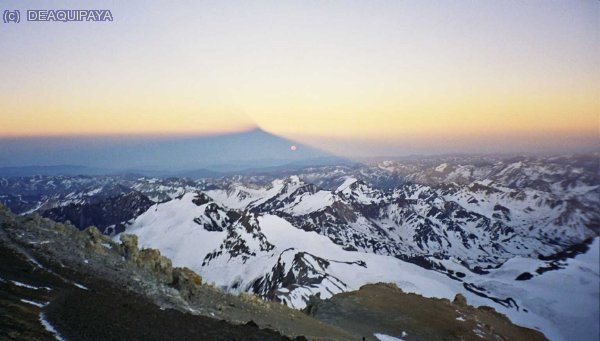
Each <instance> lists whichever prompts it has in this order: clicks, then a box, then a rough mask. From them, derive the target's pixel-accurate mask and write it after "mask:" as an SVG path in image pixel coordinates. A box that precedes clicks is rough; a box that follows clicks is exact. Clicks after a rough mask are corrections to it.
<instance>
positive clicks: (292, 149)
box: [290, 144, 298, 152]
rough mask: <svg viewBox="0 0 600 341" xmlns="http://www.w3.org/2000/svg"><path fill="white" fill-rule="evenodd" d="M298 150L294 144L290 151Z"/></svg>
mask: <svg viewBox="0 0 600 341" xmlns="http://www.w3.org/2000/svg"><path fill="white" fill-rule="evenodd" d="M296 149H298V148H297V147H296V145H294V144H293V145H292V146H291V147H290V150H291V151H293V152H294V151H296Z"/></svg>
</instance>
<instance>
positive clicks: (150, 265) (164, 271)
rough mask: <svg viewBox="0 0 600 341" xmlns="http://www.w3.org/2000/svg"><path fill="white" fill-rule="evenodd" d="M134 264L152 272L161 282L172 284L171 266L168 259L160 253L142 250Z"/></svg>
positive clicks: (154, 250)
mask: <svg viewBox="0 0 600 341" xmlns="http://www.w3.org/2000/svg"><path fill="white" fill-rule="evenodd" d="M136 263H137V264H138V266H140V267H142V268H146V269H148V270H150V271H152V272H154V273H155V274H156V275H158V277H159V278H160V279H162V280H163V281H165V282H167V283H172V282H173V264H172V263H171V260H170V259H169V258H167V257H165V256H162V255H161V254H160V251H158V250H156V249H143V250H141V251H139V255H138V258H137V261H136Z"/></svg>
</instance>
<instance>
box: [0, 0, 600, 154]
mask: <svg viewBox="0 0 600 341" xmlns="http://www.w3.org/2000/svg"><path fill="white" fill-rule="evenodd" d="M189 6H192V7H194V8H188V7H189ZM134 7H135V6H132V5H129V4H126V3H123V4H115V5H114V8H112V12H113V14H114V15H115V21H114V22H113V23H110V24H106V25H104V26H99V25H92V24H87V25H86V24H81V25H77V26H75V25H73V24H66V25H53V24H48V25H34V24H29V25H12V26H11V25H5V26H4V29H3V30H2V32H0V39H1V40H2V42H3V43H4V42H5V43H6V44H5V45H4V46H6V47H7V48H6V49H5V51H3V54H2V55H0V74H2V75H3V79H6V80H7V81H4V82H0V138H26V137H27V138H30V137H61V136H71V137H85V136H109V137H110V136H144V137H152V138H161V137H171V136H202V135H218V134H227V133H235V132H243V131H247V130H252V129H255V128H256V127H260V128H261V129H264V130H265V131H268V132H270V133H273V134H276V135H279V136H283V137H288V138H293V139H295V140H297V141H299V142H303V143H304V142H305V140H315V141H316V140H318V141H326V140H330V141H362V142H365V143H369V144H372V145H373V150H376V149H377V147H376V145H377V144H379V145H381V146H386V145H391V144H400V143H426V142H427V141H428V140H431V141H437V144H438V145H439V144H443V143H444V141H446V140H456V141H463V144H468V143H470V144H473V143H475V144H477V143H481V144H491V143H493V142H491V141H496V140H497V141H501V139H502V138H507V139H514V140H515V141H513V142H514V143H517V142H519V141H522V142H523V144H524V145H525V144H527V143H529V144H531V143H533V142H532V141H533V140H535V141H537V142H536V143H539V144H544V143H549V142H554V140H556V139H560V138H576V139H579V140H582V141H583V140H586V141H587V140H592V139H593V138H594V137H598V134H599V131H600V98H599V94H600V62H599V60H600V56H599V55H598V49H597V46H598V45H599V44H600V39H599V36H598V34H597V32H598V30H599V29H600V24H599V22H600V20H598V19H599V18H598V13H600V2H597V1H594V2H573V3H569V4H566V3H548V2H531V3H523V2H521V1H510V0H507V1H506V2H501V3H473V2H470V1H469V2H461V1H456V2H453V3H444V4H439V6H433V5H431V4H422V3H416V2H415V3H404V2H398V3H394V2H392V3H383V2H377V1H375V2H373V3H370V2H369V3H347V2H336V1H332V2H327V3H320V2H317V3H277V4H268V5H267V4H250V3H246V2H239V3H236V5H235V6H233V5H228V4H213V5H212V6H208V5H206V4H194V5H191V4H186V6H183V5H173V6H169V7H165V6H164V5H162V4H160V3H158V2H156V3H151V5H149V8H152V9H153V10H148V11H144V12H140V11H138V10H136V8H134ZM194 13H196V14H197V13H203V15H202V16H201V20H200V19H198V18H197V17H195V16H194ZM204 14H205V15H204ZM165 18H171V19H172V18H177V22H169V24H168V25H167V24H165V23H164V19H165ZM171 19H169V20H171ZM173 20H174V19H173ZM46 36H49V37H51V39H50V40H47V39H46V38H44V37H46ZM75 42H77V43H75ZM423 141H424V142H423ZM494 143H495V142H494ZM586 143H587V142H586ZM586 146H589V143H588V144H587V145H586ZM319 147H323V148H327V142H322V143H321V144H320V145H319ZM432 148H433V147H432ZM456 148H457V149H460V148H461V147H460V146H457V147H456ZM457 151H459V150H457Z"/></svg>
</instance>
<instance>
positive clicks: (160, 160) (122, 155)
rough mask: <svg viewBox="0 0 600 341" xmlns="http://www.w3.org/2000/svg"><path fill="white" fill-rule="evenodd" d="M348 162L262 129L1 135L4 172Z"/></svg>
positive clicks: (174, 172)
mask: <svg viewBox="0 0 600 341" xmlns="http://www.w3.org/2000/svg"><path fill="white" fill-rule="evenodd" d="M350 163H352V162H351V161H349V160H346V159H343V158H341V157H338V156H335V155H332V154H330V153H327V152H324V151H321V150H318V149H315V148H312V147H309V146H306V145H304V144H300V143H298V142H295V141H291V140H288V139H285V138H282V137H279V136H276V135H273V134H271V133H268V132H266V131H264V130H262V129H259V128H256V129H253V130H250V131H245V132H239V133H228V134H221V135H212V136H191V137H190V136H188V137H160V138H157V137H155V138H150V137H116V138H115V137H112V138H111V137H43V138H42V137H40V138H11V139H8V138H4V139H0V176H18V175H21V176H28V175H36V174H40V175H55V174H62V175H99V174H103V175H107V174H123V173H136V174H143V175H149V176H190V177H206V176H215V175H217V174H221V173H229V172H233V171H235V172H240V171H244V170H247V169H268V168H273V169H277V168H281V167H284V168H285V167H301V166H316V165H331V164H350Z"/></svg>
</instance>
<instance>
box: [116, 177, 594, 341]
mask: <svg viewBox="0 0 600 341" xmlns="http://www.w3.org/2000/svg"><path fill="white" fill-rule="evenodd" d="M279 189H281V187H279ZM214 193H215V192H213V193H212V194H214ZM269 194H271V193H269ZM274 195H275V194H274ZM315 196H316V197H319V198H321V199H322V200H318V202H319V203H323V201H325V202H326V201H327V199H326V198H327V197H328V196H327V195H325V194H323V193H321V192H317V193H316V194H314V195H311V197H315ZM195 197H196V194H193V193H188V194H185V195H183V196H182V197H180V198H177V199H173V200H171V201H168V202H166V203H162V204H157V205H155V206H153V207H151V208H150V209H149V210H148V211H146V212H145V213H143V214H142V215H140V216H139V217H138V218H137V219H135V221H134V222H133V223H132V224H131V225H130V226H129V227H128V228H127V231H126V233H132V234H136V235H137V236H138V237H139V242H140V247H151V248H157V249H160V250H161V252H162V253H163V254H164V255H165V256H167V257H169V258H171V260H172V261H173V264H174V265H175V266H187V267H189V268H191V269H193V270H194V271H196V272H198V273H199V274H200V275H201V276H202V277H203V278H204V280H205V281H206V282H208V283H210V282H214V283H215V284H216V285H217V286H219V287H221V288H223V289H224V290H227V291H230V292H241V291H247V290H252V286H253V284H254V283H255V282H256V281H257V280H259V279H261V278H264V277H265V276H270V275H271V273H272V271H273V268H274V267H275V266H276V265H277V264H278V262H279V264H283V265H284V268H285V270H284V272H285V273H287V272H288V271H291V272H292V273H294V274H295V275H296V276H298V277H300V276H302V274H303V271H302V270H303V269H299V268H297V264H296V263H294V260H295V259H297V257H298V254H302V255H303V260H304V261H306V263H307V264H308V265H307V266H308V268H310V269H311V271H312V272H310V273H309V274H308V275H307V276H308V277H309V279H310V278H311V276H312V278H313V279H321V278H323V277H324V279H323V280H321V281H320V282H315V283H312V284H311V285H298V286H288V287H278V288H277V291H276V293H275V295H276V297H277V298H279V299H280V300H282V301H283V302H285V303H286V304H288V305H289V306H291V307H294V308H303V307H304V306H305V305H306V301H307V299H308V298H309V297H310V296H311V295H314V294H317V293H318V294H320V296H321V298H328V297H331V296H332V295H333V294H336V293H339V292H342V291H349V290H357V289H358V288H360V287H361V286H362V285H364V284H367V283H376V282H391V283H396V285H397V286H398V287H399V288H401V289H402V290H404V291H405V292H411V293H417V294H421V295H423V296H426V297H437V298H447V299H450V300H452V299H453V298H454V296H455V295H456V294H457V293H461V294H463V295H464V296H465V297H467V301H468V302H469V304H471V305H475V306H480V305H489V306H492V307H494V308H495V309H496V310H498V311H499V312H501V313H504V314H506V315H507V316H509V318H510V319H511V321H513V322H515V323H517V324H519V325H522V326H526V327H530V328H535V329H538V330H540V331H542V332H543V333H544V334H545V335H546V336H547V337H549V338H550V339H553V340H572V339H593V338H594V337H596V336H597V335H598V332H599V331H598V329H597V328H596V329H590V326H597V323H595V322H597V321H598V319H599V314H600V312H599V311H598V304H597V302H598V300H599V288H598V283H599V280H600V271H599V268H598V267H599V261H598V254H599V252H600V250H599V245H600V239H599V238H596V239H595V240H594V242H593V243H592V244H591V245H590V250H589V251H588V252H587V253H585V254H582V255H578V256H577V257H576V258H574V259H568V260H567V261H566V263H565V266H564V269H559V270H553V271H548V272H544V273H543V274H541V275H536V276H533V278H531V279H530V280H526V281H516V280H515V278H516V277H517V276H519V275H520V274H521V273H523V272H530V273H535V270H536V269H537V268H540V267H544V266H545V265H547V263H545V262H544V261H541V260H537V259H533V258H522V257H515V258H513V259H511V260H509V261H508V262H506V263H505V264H504V265H502V266H501V267H499V268H498V269H494V270H491V271H490V273H489V274H486V275H479V274H476V273H473V272H471V271H469V270H468V269H467V268H465V267H464V266H462V265H461V264H459V263H458V262H455V261H452V260H445V261H443V264H444V266H445V267H446V268H447V269H451V270H454V271H459V272H462V273H463V274H465V277H464V278H463V279H462V281H459V280H455V279H451V278H450V277H449V276H447V275H445V274H443V273H440V272H436V271H432V270H427V269H425V268H422V267H420V266H417V265H414V264H412V263H408V262H404V261H402V260H400V259H397V258H395V257H391V256H386V255H377V254H372V253H365V252H356V251H346V250H344V249H343V248H342V247H341V246H340V245H338V244H335V243H334V242H333V241H332V240H331V239H330V238H328V237H326V236H324V235H322V234H319V233H317V232H314V231H304V230H302V229H298V228H296V227H294V226H293V225H292V224H291V223H290V222H288V221H287V220H286V219H284V218H282V217H278V216H275V215H270V214H261V215H257V216H256V219H255V220H256V222H255V223H256V224H257V225H256V226H258V228H257V230H256V231H248V230H247V229H244V228H242V227H241V226H238V227H236V228H232V230H231V231H233V232H235V233H234V235H235V237H236V238H237V239H235V240H236V241H243V243H244V245H246V246H247V247H248V249H249V250H251V253H250V256H249V257H248V258H247V259H244V258H243V257H240V256H236V255H234V254H228V253H227V252H226V251H227V250H226V249H223V248H222V245H224V244H225V240H226V239H227V238H231V233H230V232H231V231H229V232H228V231H227V230H223V231H208V230H206V229H205V228H203V226H202V225H201V224H199V223H198V222H196V221H198V219H200V220H202V219H206V218H205V217H206V214H207V207H208V206H209V205H214V203H205V204H202V205H197V204H196V203H194V202H193V200H194V198H195ZM254 198H255V197H254ZM301 203H302V201H299V202H298V205H301ZM298 205H296V206H294V207H295V209H298ZM311 206H312V204H311ZM300 207H302V206H300ZM220 209H221V210H222V211H217V212H219V213H220V214H218V216H219V217H220V218H221V219H223V218H224V217H225V214H226V209H225V208H220ZM195 219H196V221H195ZM115 238H116V239H118V236H116V237H115ZM261 238H262V239H265V240H266V241H267V242H268V244H270V245H272V248H271V249H269V248H267V247H264V245H267V244H265V241H264V240H262V241H261ZM218 251H221V254H219V255H218V256H216V257H215V258H214V259H212V260H210V261H209V262H207V261H205V260H206V259H205V258H206V256H207V254H210V253H215V252H218ZM320 260H325V261H326V263H323V262H322V261H320ZM294 264H296V265H294ZM464 283H470V284H473V285H475V286H477V287H479V288H481V290H483V291H484V292H486V294H487V295H488V296H491V297H497V298H500V299H505V298H509V297H510V298H512V299H513V300H514V302H515V305H514V306H504V305H502V304H499V303H497V302H494V301H492V300H491V299H488V298H486V297H482V296H480V295H477V294H475V293H473V292H472V291H470V290H467V289H466V288H465V285H464ZM517 306H518V308H517Z"/></svg>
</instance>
